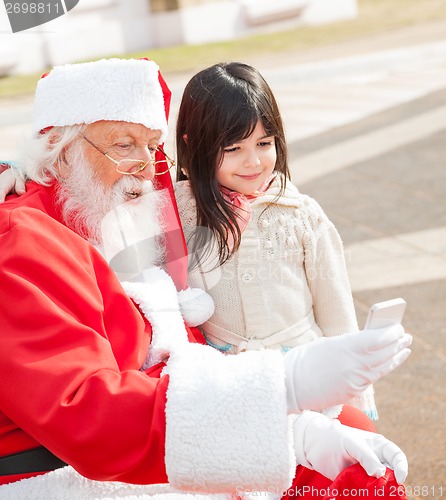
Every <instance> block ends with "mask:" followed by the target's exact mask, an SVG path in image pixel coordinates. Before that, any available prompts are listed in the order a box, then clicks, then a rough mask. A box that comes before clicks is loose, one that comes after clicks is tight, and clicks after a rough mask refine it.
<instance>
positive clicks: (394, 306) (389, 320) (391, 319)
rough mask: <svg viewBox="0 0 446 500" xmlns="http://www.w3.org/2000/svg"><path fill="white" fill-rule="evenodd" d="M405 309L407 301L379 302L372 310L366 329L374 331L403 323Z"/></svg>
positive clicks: (399, 299)
mask: <svg viewBox="0 0 446 500" xmlns="http://www.w3.org/2000/svg"><path fill="white" fill-rule="evenodd" d="M405 309H406V301H405V300H404V299H401V298H398V299H392V300H386V301H384V302H378V303H376V304H374V305H373V306H372V307H371V308H370V310H369V315H368V316H367V320H366V322H365V327H364V329H365V330H374V329H376V328H384V327H386V326H392V325H396V324H398V323H401V322H402V321H403V316H404V311H405Z"/></svg>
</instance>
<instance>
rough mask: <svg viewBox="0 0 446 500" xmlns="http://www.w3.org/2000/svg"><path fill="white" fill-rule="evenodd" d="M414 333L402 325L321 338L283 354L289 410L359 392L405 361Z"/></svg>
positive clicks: (313, 406) (318, 407) (323, 405)
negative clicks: (405, 329)
mask: <svg viewBox="0 0 446 500" xmlns="http://www.w3.org/2000/svg"><path fill="white" fill-rule="evenodd" d="M411 343H412V336H411V335H409V334H407V333H404V329H403V327H402V326H401V325H394V326H391V327H387V328H380V329H375V330H364V331H360V332H356V333H347V334H345V335H341V336H339V337H330V338H325V337H324V338H320V339H317V340H315V341H313V342H310V343H308V344H305V345H303V346H299V347H295V348H293V349H291V350H290V351H288V352H287V353H286V355H285V357H284V363H285V384H286V390H287V402H288V411H289V412H290V413H295V412H300V411H303V410H322V409H323V408H328V407H329V406H334V405H337V404H341V403H345V402H347V401H348V400H349V399H350V398H352V397H354V396H358V395H359V394H360V393H361V392H362V391H364V390H365V389H366V388H367V387H368V386H369V385H370V384H373V383H375V382H376V381H377V380H379V379H380V378H381V377H383V376H384V375H387V374H388V373H390V372H391V371H392V370H394V369H395V368H397V367H398V366H399V365H400V364H401V363H403V362H404V361H405V360H406V358H407V357H408V356H409V354H410V352H411V351H410V349H408V346H410V344H411Z"/></svg>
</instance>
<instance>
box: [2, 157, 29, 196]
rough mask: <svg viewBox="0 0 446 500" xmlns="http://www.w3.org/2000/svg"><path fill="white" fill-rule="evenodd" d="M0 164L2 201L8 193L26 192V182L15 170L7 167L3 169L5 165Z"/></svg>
mask: <svg viewBox="0 0 446 500" xmlns="http://www.w3.org/2000/svg"><path fill="white" fill-rule="evenodd" d="M4 165H6V164H4V163H1V166H0V202H3V201H5V198H6V196H7V195H8V194H12V193H17V194H19V195H20V194H24V193H25V192H26V187H25V182H24V181H23V179H21V178H20V177H19V176H18V175H16V174H15V173H14V171H13V170H12V169H10V168H7V169H6V170H4V171H3V166H4Z"/></svg>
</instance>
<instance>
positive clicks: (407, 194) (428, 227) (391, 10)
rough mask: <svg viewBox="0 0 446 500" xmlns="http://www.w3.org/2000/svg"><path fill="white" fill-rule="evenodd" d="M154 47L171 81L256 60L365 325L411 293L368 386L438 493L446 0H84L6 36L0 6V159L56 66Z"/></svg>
mask: <svg viewBox="0 0 446 500" xmlns="http://www.w3.org/2000/svg"><path fill="white" fill-rule="evenodd" d="M108 56H116V57H149V58H151V59H153V60H155V61H156V62H157V63H158V64H159V65H160V68H161V70H162V71H163V74H164V76H165V78H166V80H167V82H168V83H169V86H170V87H171V89H172V91H173V102H172V112H171V120H170V137H169V139H168V141H167V144H166V149H167V151H168V153H173V151H174V146H175V145H174V142H173V137H174V128H175V127H174V125H175V118H176V113H177V109H178V104H179V100H180V98H181V93H182V90H183V88H184V85H185V84H186V83H187V81H188V79H189V78H190V76H192V74H193V73H195V72H196V71H198V70H200V69H202V68H204V67H206V66H208V65H210V64H213V63H215V62H218V61H223V60H241V61H244V62H247V63H249V64H252V65H254V66H256V67H257V68H258V69H259V70H260V71H261V72H262V73H263V74H264V76H265V77H266V79H267V80H268V82H269V83H270V84H271V86H272V88H273V90H274V91H275V93H276V96H277V98H278V101H279V105H280V107H281V110H282V113H283V117H284V121H285V126H286V133H287V139H288V145H289V155H290V158H289V159H290V166H291V171H292V181H293V183H294V184H295V185H297V186H298V188H299V189H300V190H301V191H302V192H305V193H307V194H309V195H311V196H313V197H314V198H316V199H317V200H318V201H319V203H320V204H321V205H322V207H323V208H324V210H325V211H326V212H327V214H328V215H329V217H330V218H331V219H332V220H333V222H334V223H335V225H336V226H337V228H338V230H339V232H340V234H341V237H342V239H343V241H344V246H345V251H346V258H347V265H348V270H349V275H350V280H351V284H352V289H353V295H354V299H355V304H356V308H357V313H358V320H359V322H360V326H362V325H363V323H364V320H365V317H366V314H367V311H368V308H369V307H370V306H371V305H372V304H373V303H374V302H379V301H382V300H387V299H391V298H395V297H403V298H404V299H405V300H406V301H407V304H408V306H407V310H406V316H405V320H404V326H405V327H406V329H407V330H408V331H410V332H411V333H413V335H414V343H413V349H412V355H411V357H410V358H409V360H408V361H407V362H406V363H405V364H404V365H403V366H402V367H400V368H399V369H398V370H397V371H396V372H394V373H393V374H392V375H390V376H388V377H386V378H385V379H384V380H382V381H380V382H379V383H378V384H376V386H375V391H376V399H377V404H378V410H379V413H380V420H379V421H378V422H377V426H378V430H379V431H380V432H382V433H384V434H385V435H386V436H388V437H389V438H391V439H393V440H394V441H395V442H396V443H398V444H399V445H400V446H401V448H403V449H404V451H405V452H406V453H407V455H408V458H409V463H410V472H409V478H408V481H407V486H408V493H409V495H408V496H409V498H410V499H411V500H414V499H420V498H430V499H438V498H442V497H446V451H445V450H446V428H445V427H446V426H445V417H444V416H445V414H446V383H445V382H446V326H445V322H446V313H445V310H446V307H445V303H446V1H445V0H275V1H271V0H132V2H128V1H125V0H88V1H87V0H80V1H79V2H78V4H77V5H76V6H75V7H74V8H72V9H71V10H70V11H69V12H67V13H66V14H65V15H63V16H61V17H59V18H57V19H55V20H53V21H51V22H49V23H46V24H42V25H40V26H38V27H36V28H32V29H29V30H26V31H23V32H19V33H12V32H11V28H10V24H9V20H8V16H7V14H6V10H5V8H4V5H3V4H2V5H1V6H0V75H1V76H0V159H14V158H15V157H16V155H17V144H18V141H20V139H22V138H23V137H24V136H25V134H26V133H27V131H28V128H29V123H30V119H31V106H32V96H33V92H34V89H35V85H36V82H37V80H38V78H39V77H40V75H41V74H42V73H43V72H44V71H45V70H46V69H47V68H49V67H51V66H52V65H54V64H64V63H67V62H75V61H86V60H91V59H96V58H100V57H108Z"/></svg>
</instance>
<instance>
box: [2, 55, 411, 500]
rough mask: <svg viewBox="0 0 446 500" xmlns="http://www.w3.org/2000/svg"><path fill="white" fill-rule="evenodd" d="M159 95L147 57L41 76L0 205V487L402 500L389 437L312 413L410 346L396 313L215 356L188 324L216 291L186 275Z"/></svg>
mask: <svg viewBox="0 0 446 500" xmlns="http://www.w3.org/2000/svg"><path fill="white" fill-rule="evenodd" d="M169 100H170V93H169V91H168V89H167V87H166V85H165V82H164V80H163V79H162V77H161V75H160V74H159V71H158V67H157V65H156V64H155V63H154V62H152V61H148V60H117V59H110V60H101V61H97V62H92V63H83V64H75V65H66V66H61V67H56V68H55V69H53V70H52V71H51V72H50V73H49V74H47V75H45V77H44V78H42V79H41V80H40V82H39V84H38V86H37V91H36V96H35V106H34V122H33V130H34V137H33V139H32V141H30V143H29V144H28V146H29V147H28V148H27V151H26V154H25V155H24V160H23V163H22V164H21V165H20V166H19V167H17V171H16V174H15V175H19V176H21V177H22V178H23V179H26V181H27V189H26V193H25V194H24V195H23V196H20V197H18V196H10V197H8V199H7V201H6V203H3V204H1V206H0V245H1V249H2V251H1V252H0V273H1V281H0V283H1V284H0V310H1V312H0V317H1V332H2V334H1V337H0V378H1V381H2V383H1V384H0V450H1V451H0V454H1V458H0V484H3V485H2V486H1V487H0V499H7V498H11V499H12V498H14V499H16V498H26V499H28V500H31V499H36V500H39V499H45V500H47V499H49V498H54V499H65V498H67V499H68V498H69V499H70V500H73V499H78V498H79V499H81V498H82V499H86V498H98V499H99V498H129V499H130V498H139V499H146V498H147V499H148V498H152V497H153V496H162V497H163V498H164V497H166V498H171V497H173V496H176V495H182V496H184V495H188V494H191V493H193V494H194V495H195V496H196V497H197V498H201V497H203V496H206V497H208V496H209V495H213V496H214V498H219V497H220V496H221V497H222V498H227V497H228V496H232V495H239V496H252V495H255V494H256V492H262V494H263V495H270V496H274V497H280V496H287V495H288V496H302V497H307V498H313V497H320V498H324V497H325V498H338V497H339V498H341V497H343V496H348V495H350V494H354V493H355V491H354V490H357V491H359V489H364V491H365V488H366V489H367V492H368V496H369V497H371V498H374V497H379V498H387V497H390V496H391V497H392V498H405V495H404V487H402V486H400V484H401V483H402V482H403V481H404V479H405V478H406V475H407V460H406V457H405V455H404V453H403V452H402V451H401V450H400V449H399V448H398V447H397V446H396V445H395V444H393V443H392V442H390V441H388V440H387V439H386V438H384V437H383V436H381V435H379V434H375V433H372V432H368V431H366V430H363V429H364V427H367V425H368V424H367V423H365V424H364V422H365V421H364V422H362V423H361V421H360V419H359V418H356V417H355V418H356V420H355V418H353V417H352V415H350V416H349V415H347V414H341V417H340V420H330V419H329V418H327V417H326V416H324V415H322V414H321V413H318V412H317V410H320V409H322V408H325V407H328V406H331V405H335V404H339V403H343V402H345V401H347V400H348V399H350V398H351V397H353V396H355V395H357V394H359V393H360V392H362V391H363V390H364V389H365V388H366V387H367V386H368V385H369V384H371V383H374V382H376V381H377V380H378V379H379V378H380V377H382V376H383V375H385V374H387V373H389V372H390V371H392V370H393V369H395V368H396V367H397V366H399V365H400V364H401V363H402V362H403V361H404V360H405V359H406V358H407V356H408V354H409V352H410V350H409V349H408V346H409V345H410V342H411V338H410V336H409V335H407V334H405V333H404V330H403V328H402V327H401V326H400V325H398V326H396V327H392V328H386V329H382V330H379V331H374V332H360V333H359V332H354V333H351V334H347V335H343V336H342V337H339V338H330V339H321V342H314V343H311V344H308V346H304V347H301V348H296V349H292V350H291V351H290V352H288V353H287V354H286V356H282V355H281V354H280V353H278V352H275V351H272V350H264V351H258V352H244V353H241V354H240V355H237V356H225V355H224V354H222V353H220V352H218V351H216V350H213V349H212V348H211V347H210V346H207V345H203V338H202V336H201V333H200V331H199V330H198V329H197V328H194V327H190V325H188V324H187V323H189V324H199V323H200V322H203V321H204V320H205V319H207V317H208V316H209V315H210V314H212V302H211V301H210V300H209V298H208V297H207V296H206V295H205V294H203V293H201V292H200V291H197V290H192V291H191V290H188V289H187V287H186V275H187V253H186V246H185V243H184V239H183V235H182V232H181V229H180V226H179V222H178V217H177V212H176V209H175V200H174V197H173V191H172V183H171V177H170V174H169V168H170V167H171V166H172V165H173V162H172V160H170V158H169V157H167V156H166V155H165V154H164V152H163V150H162V148H161V147H160V144H162V143H163V142H164V139H165V137H166V134H167V121H166V117H167V115H168V110H169ZM184 317H186V323H185V321H184ZM322 367H323V370H322V369H321V368H322ZM322 371H323V373H322ZM313 410H316V411H313ZM354 420H355V422H353V421H354ZM341 422H343V423H341ZM345 424H349V425H355V426H356V427H362V428H363V429H357V428H356V429H354V428H352V427H350V426H347V425H345ZM296 465H297V469H296ZM395 476H396V479H395ZM19 480H20V481H19ZM350 496H352V495H350Z"/></svg>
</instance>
